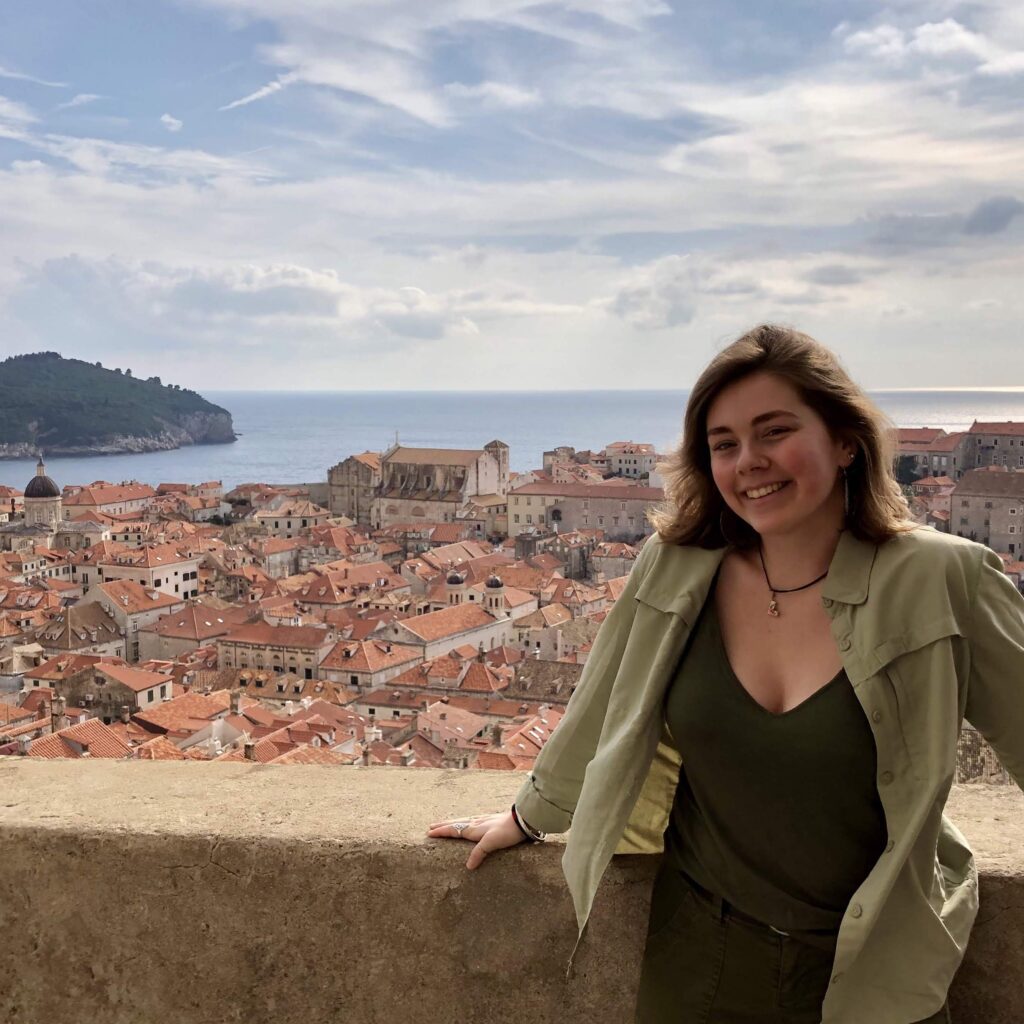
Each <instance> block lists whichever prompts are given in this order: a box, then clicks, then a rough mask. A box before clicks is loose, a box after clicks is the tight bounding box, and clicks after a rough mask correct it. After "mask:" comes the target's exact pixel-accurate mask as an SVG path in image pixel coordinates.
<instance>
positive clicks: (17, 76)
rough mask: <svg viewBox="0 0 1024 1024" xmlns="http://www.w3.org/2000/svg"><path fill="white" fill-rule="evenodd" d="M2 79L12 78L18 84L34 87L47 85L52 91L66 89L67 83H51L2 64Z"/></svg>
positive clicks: (0, 73) (0, 70) (0, 68)
mask: <svg viewBox="0 0 1024 1024" xmlns="http://www.w3.org/2000/svg"><path fill="white" fill-rule="evenodd" d="M0 78H12V79H14V80H15V81H17V82H31V83H32V84H33V85H45V86H47V87H48V88H51V89H66V88H67V82H49V81H47V80H46V79H45V78H36V76H35V75H27V74H25V73H24V72H22V71H14V70H13V69H12V68H8V67H4V66H3V65H2V64H0Z"/></svg>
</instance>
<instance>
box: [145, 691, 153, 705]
mask: <svg viewBox="0 0 1024 1024" xmlns="http://www.w3.org/2000/svg"><path fill="white" fill-rule="evenodd" d="M146 703H147V704H152V703H153V691H152V690H147V691H146Z"/></svg>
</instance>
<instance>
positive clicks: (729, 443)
mask: <svg viewBox="0 0 1024 1024" xmlns="http://www.w3.org/2000/svg"><path fill="white" fill-rule="evenodd" d="M731 447H732V441H719V442H718V444H716V445H714V446H713V447H712V449H711V450H712V451H713V452H722V451H725V449H726V448H731Z"/></svg>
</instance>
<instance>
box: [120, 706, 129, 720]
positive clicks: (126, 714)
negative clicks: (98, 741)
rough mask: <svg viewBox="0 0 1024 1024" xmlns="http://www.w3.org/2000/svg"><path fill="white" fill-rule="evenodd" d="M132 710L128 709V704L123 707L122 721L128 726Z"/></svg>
mask: <svg viewBox="0 0 1024 1024" xmlns="http://www.w3.org/2000/svg"><path fill="white" fill-rule="evenodd" d="M130 710H131V709H130V708H129V707H128V705H127V704H122V705H121V721H122V722H124V724H125V725H127V724H128V722H129V720H130V719H131V713H130Z"/></svg>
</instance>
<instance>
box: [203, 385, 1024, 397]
mask: <svg viewBox="0 0 1024 1024" xmlns="http://www.w3.org/2000/svg"><path fill="white" fill-rule="evenodd" d="M691 389H692V385H691V386H690V387H680V388H205V389H204V390H205V391H206V392H207V393H212V392H216V393H218V394H222V395H254V394H278V395H399V394H401V395H537V394H547V395H555V394H558V395H564V394H593V393H594V392H601V393H606V394H637V393H642V394H666V395H669V394H676V393H678V392H680V391H689V390H691ZM864 390H865V391H866V392H867V393H868V394H887V393H896V392H900V393H904V394H905V393H907V392H915V393H927V392H945V393H950V392H963V393H964V394H971V393H978V392H982V393H991V394H1008V395H1014V394H1019V395H1024V386H1012V387H1007V386H1005V385H1000V386H996V387H983V386H975V385H971V386H964V385H954V386H948V387H927V388H922V387H912V388H909V387H908V388H901V387H886V388H870V387H866V388H864ZM200 394H202V393H201V392H200Z"/></svg>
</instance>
